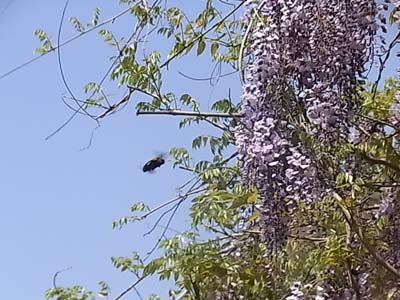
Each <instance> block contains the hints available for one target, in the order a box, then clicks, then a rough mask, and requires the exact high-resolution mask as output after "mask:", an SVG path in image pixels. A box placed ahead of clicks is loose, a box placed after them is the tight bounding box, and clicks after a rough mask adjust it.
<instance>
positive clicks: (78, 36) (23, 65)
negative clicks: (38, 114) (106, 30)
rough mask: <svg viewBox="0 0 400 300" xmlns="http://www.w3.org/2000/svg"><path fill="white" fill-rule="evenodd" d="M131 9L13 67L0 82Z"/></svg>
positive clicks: (0, 77)
mask: <svg viewBox="0 0 400 300" xmlns="http://www.w3.org/2000/svg"><path fill="white" fill-rule="evenodd" d="M131 9H132V6H130V7H128V8H127V9H124V10H123V11H121V12H119V13H118V14H116V15H115V16H113V17H111V18H109V19H107V20H105V21H103V22H101V23H99V24H97V25H96V26H93V27H91V28H89V29H88V30H86V31H84V32H81V33H79V34H77V35H75V36H73V37H72V38H70V39H68V40H66V41H64V42H62V43H61V44H59V45H57V47H53V48H51V49H50V50H49V51H48V52H45V53H43V54H41V55H40V56H37V57H34V58H32V59H30V60H28V61H26V62H24V63H23V64H21V65H19V66H17V67H15V68H13V69H11V70H10V71H8V72H6V73H4V74H2V75H1V76H0V80H1V79H3V78H5V77H7V76H9V75H11V74H13V73H14V72H16V71H18V70H20V69H22V68H24V67H26V66H27V65H30V64H31V63H33V62H35V61H36V60H38V59H40V58H42V57H43V56H45V55H47V54H49V53H51V52H53V51H55V50H57V48H59V47H63V46H65V45H67V44H69V43H71V42H73V41H74V40H76V39H78V38H80V37H81V36H83V35H85V34H87V33H89V32H92V31H93V30H96V29H97V28H99V27H102V26H104V25H106V24H108V23H113V22H114V21H115V20H116V19H118V18H119V17H121V16H123V15H124V14H126V13H128V12H129V11H130V10H131Z"/></svg>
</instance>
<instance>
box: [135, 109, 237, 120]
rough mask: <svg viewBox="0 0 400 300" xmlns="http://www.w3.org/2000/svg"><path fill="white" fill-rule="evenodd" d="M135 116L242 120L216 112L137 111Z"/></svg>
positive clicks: (235, 115)
mask: <svg viewBox="0 0 400 300" xmlns="http://www.w3.org/2000/svg"><path fill="white" fill-rule="evenodd" d="M136 115H170V116H189V117H190V116H191V117H203V118H211V117H216V118H242V117H243V115H242V114H230V113H218V112H195V111H183V110H175V109H171V110H158V111H138V112H136Z"/></svg>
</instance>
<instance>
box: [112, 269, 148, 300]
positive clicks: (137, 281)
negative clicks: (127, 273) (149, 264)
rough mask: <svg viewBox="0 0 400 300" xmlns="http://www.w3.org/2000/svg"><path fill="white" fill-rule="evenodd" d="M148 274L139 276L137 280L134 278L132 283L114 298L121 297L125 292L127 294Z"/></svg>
mask: <svg viewBox="0 0 400 300" xmlns="http://www.w3.org/2000/svg"><path fill="white" fill-rule="evenodd" d="M147 276H148V275H143V276H142V277H139V279H138V280H136V281H135V282H134V283H132V284H131V285H130V286H129V287H128V288H127V289H126V290H124V291H123V292H122V293H121V294H119V295H118V296H117V297H116V298H115V299H114V300H119V299H121V298H122V297H124V296H125V295H126V294H128V293H129V292H130V291H131V290H133V289H135V288H136V286H137V285H138V284H139V283H141V282H142V281H143V280H144V279H145V278H146V277H147Z"/></svg>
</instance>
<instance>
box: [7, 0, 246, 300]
mask: <svg viewBox="0 0 400 300" xmlns="http://www.w3.org/2000/svg"><path fill="white" fill-rule="evenodd" d="M195 2H196V5H197V7H198V6H199V5H203V3H204V1H195ZM116 3H117V1H95V0H90V1H71V4H70V6H69V8H68V11H67V17H69V16H77V17H79V18H84V19H85V20H88V21H90V19H91V15H92V12H93V10H94V8H95V7H100V8H101V11H102V13H101V16H102V18H104V19H106V18H108V17H110V16H112V15H114V14H115V13H116V12H118V11H120V10H122V8H123V7H122V6H118V5H117V4H116ZM181 4H182V5H183V3H182V2H181ZM63 6H64V1H46V0H36V1H22V0H13V1H10V2H9V1H5V0H3V1H0V41H1V42H0V54H1V57H2V58H1V59H0V73H4V72H5V71H8V70H9V69H11V68H13V67H15V66H16V65H18V64H20V63H22V62H24V61H26V60H27V59H30V58H32V57H34V54H33V50H34V49H35V48H36V47H38V46H39V43H38V41H37V39H36V38H35V37H34V36H33V32H34V30H35V29H37V28H43V29H45V30H46V31H48V32H49V33H50V35H51V36H52V38H53V40H54V39H55V38H56V33H57V28H58V23H59V19H60V15H61V11H62V8H63ZM195 8H196V7H195V6H193V7H192V8H191V9H195ZM121 22H122V23H118V22H117V23H116V24H115V25H114V28H116V30H118V31H119V32H120V33H121V34H123V33H125V34H126V33H129V28H130V27H129V18H126V19H124V20H121ZM124 22H125V24H127V27H126V28H123V27H122V28H121V27H120V26H119V24H124ZM64 28H65V30H64V32H63V37H64V38H68V37H70V36H72V35H73V34H74V33H73V31H72V26H71V25H70V24H69V23H66V24H65V25H64ZM107 28H110V27H107ZM111 54H113V52H112V49H111V48H109V47H107V46H106V45H104V44H103V43H102V41H101V39H100V38H99V37H98V36H97V35H96V34H92V35H90V36H86V37H84V38H82V39H80V40H78V41H76V42H74V43H72V44H70V45H68V46H66V47H65V48H64V49H63V50H62V56H63V63H64V67H65V73H66V76H67V80H68V82H69V83H70V85H71V87H72V89H73V91H74V92H75V93H76V94H77V95H80V96H82V95H83V94H82V93H83V92H82V87H83V85H84V84H85V83H87V82H89V81H94V80H98V79H99V78H100V77H101V75H102V74H103V73H104V72H105V70H106V69H107V66H108V64H109V60H108V57H107V56H109V55H111ZM170 70H171V72H172V74H173V75H171V76H169V77H168V79H167V80H166V81H167V82H166V83H165V85H166V87H168V88H170V89H171V90H174V91H176V92H177V93H178V94H180V93H184V92H188V91H190V92H192V93H193V94H194V95H195V96H196V97H198V98H199V99H202V101H203V102H204V103H206V104H207V103H209V102H210V101H211V100H213V99H214V98H222V97H224V96H225V95H226V93H227V90H228V88H229V87H232V88H233V93H234V95H238V94H239V91H240V86H239V85H238V84H237V82H238V81H237V78H236V79H224V80H221V84H220V85H219V86H218V87H215V88H211V87H210V86H209V85H208V83H207V82H191V81H189V80H186V79H184V78H182V77H180V76H179V75H177V71H178V70H181V71H185V72H186V73H188V74H191V75H193V76H198V77H207V76H208V75H209V74H210V70H211V66H210V65H207V64H204V63H200V64H199V61H193V60H186V61H185V62H184V64H180V65H179V66H171V68H170ZM0 89H1V91H2V93H1V98H2V101H1V103H2V112H3V113H2V116H1V118H0V136H1V138H2V143H1V145H2V146H1V147H0V170H1V171H0V198H1V203H2V209H1V210H0V228H1V229H0V241H1V245H2V247H1V250H0V266H1V271H0V286H1V289H2V297H3V298H4V299H8V300H20V299H32V300H36V299H43V298H44V291H45V290H46V289H47V288H49V287H51V284H52V277H53V274H54V273H55V272H57V271H59V270H61V269H64V268H66V267H72V269H71V270H69V271H67V272H64V273H62V274H61V275H60V276H59V278H58V284H59V285H71V284H82V285H84V286H86V287H88V288H89V289H97V282H99V281H100V280H105V281H107V282H109V283H110V285H111V287H112V295H116V294H117V293H119V292H120V291H122V290H123V289H124V288H125V287H126V286H127V285H128V284H129V283H130V282H132V281H133V279H134V278H133V277H132V276H130V275H129V274H121V273H119V272H118V271H116V270H114V269H113V267H112V264H111V261H110V257H111V256H122V255H129V254H130V253H131V251H134V250H139V251H143V252H145V251H147V250H149V249H150V248H152V246H153V244H154V242H155V240H156V239H157V238H158V235H157V234H155V235H153V236H152V237H147V238H143V237H142V234H143V233H144V232H145V231H146V229H148V228H149V227H150V224H151V223H152V220H153V221H154V219H149V220H148V221H146V222H144V223H143V224H137V225H134V226H129V227H127V228H126V229H124V230H121V231H118V230H112V228H111V224H112V221H113V220H115V219H117V218H119V217H123V216H125V215H128V213H129V207H130V206H131V205H132V204H133V203H135V202H137V201H145V202H147V203H148V204H149V205H150V206H155V205H157V204H160V203H162V202H164V201H166V200H168V199H170V198H172V197H174V196H175V188H176V187H177V186H178V185H180V184H182V183H183V182H184V181H185V179H187V178H188V175H187V174H185V173H184V171H181V170H176V169H175V170H174V169H172V167H171V165H167V166H165V167H163V168H161V169H160V170H159V171H157V173H156V174H153V175H148V174H143V173H142V171H141V167H142V165H143V163H144V162H145V161H146V160H148V159H149V158H151V157H152V156H153V155H154V154H155V153H154V152H156V151H168V149H170V148H171V147H175V146H182V147H189V146H190V145H191V138H192V137H195V136H196V135H198V134H201V133H209V132H210V130H209V127H208V126H201V127H198V128H195V127H193V128H191V129H185V130H180V129H179V128H178V120H179V119H178V118H173V117H152V116H142V117H137V116H136V115H135V110H134V104H133V103H132V104H130V105H129V106H128V107H127V108H126V109H125V110H123V111H122V112H120V113H119V114H117V115H114V116H111V117H109V118H107V119H106V120H104V122H102V124H101V127H100V128H99V129H98V130H96V132H95V136H94V140H93V143H92V146H91V147H90V148H89V149H88V150H86V151H78V150H79V149H81V148H82V147H84V146H86V145H87V143H88V142H89V139H90V136H91V133H92V130H93V129H94V127H95V125H96V124H95V123H94V122H93V121H91V120H89V119H87V118H84V117H78V118H76V119H75V120H74V121H73V122H72V123H71V124H70V125H69V126H67V127H66V128H65V129H64V130H63V131H62V132H61V133H60V134H58V135H56V136H55V137H53V138H52V139H50V140H48V141H46V140H45V137H46V136H47V135H48V134H50V133H51V132H52V131H53V130H55V129H56V128H57V127H58V126H59V125H60V124H61V123H62V122H64V120H66V119H67V118H68V117H69V116H70V114H71V112H70V111H69V110H68V109H67V108H66V107H65V106H64V104H63V103H62V102H61V96H62V94H64V93H65V88H64V86H63V84H62V81H61V78H60V75H59V71H58V67H57V58H56V55H54V54H50V55H47V56H45V57H43V58H42V59H40V60H39V61H37V62H36V63H33V64H31V65H29V66H27V67H25V68H23V69H22V70H20V71H18V72H16V73H14V74H12V75H11V76H8V77H7V78H4V79H3V80H1V81H0ZM115 91H116V90H115V89H114V90H113V91H112V92H115ZM140 100H142V99H140V97H136V96H134V97H133V98H132V101H133V102H136V101H140ZM186 213H187V211H185V209H182V210H181V211H180V213H179V214H178V216H177V217H176V219H175V222H174V223H173V225H172V228H177V229H182V228H184V226H185V221H186V220H187V219H188V218H187V214H186ZM154 283H155V280H153V279H151V280H149V281H146V282H144V283H143V284H142V285H141V286H140V288H139V289H140V291H141V292H142V293H143V296H147V295H149V294H150V293H152V292H160V293H161V294H165V293H166V291H167V288H166V287H167V284H164V285H163V284H157V285H155V284H154ZM132 297H133V296H132ZM135 297H136V296H135ZM135 297H133V298H135ZM131 299H132V298H131Z"/></svg>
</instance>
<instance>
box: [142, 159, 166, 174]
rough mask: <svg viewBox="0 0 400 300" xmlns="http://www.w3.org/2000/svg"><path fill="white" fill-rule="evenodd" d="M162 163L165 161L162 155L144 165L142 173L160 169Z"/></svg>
mask: <svg viewBox="0 0 400 300" xmlns="http://www.w3.org/2000/svg"><path fill="white" fill-rule="evenodd" d="M164 163H165V159H164V158H163V156H162V155H160V156H156V157H154V158H152V159H150V160H149V161H148V162H146V163H145V165H144V166H143V172H151V171H154V170H155V169H157V168H159V167H161V166H162V165H163V164H164Z"/></svg>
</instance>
